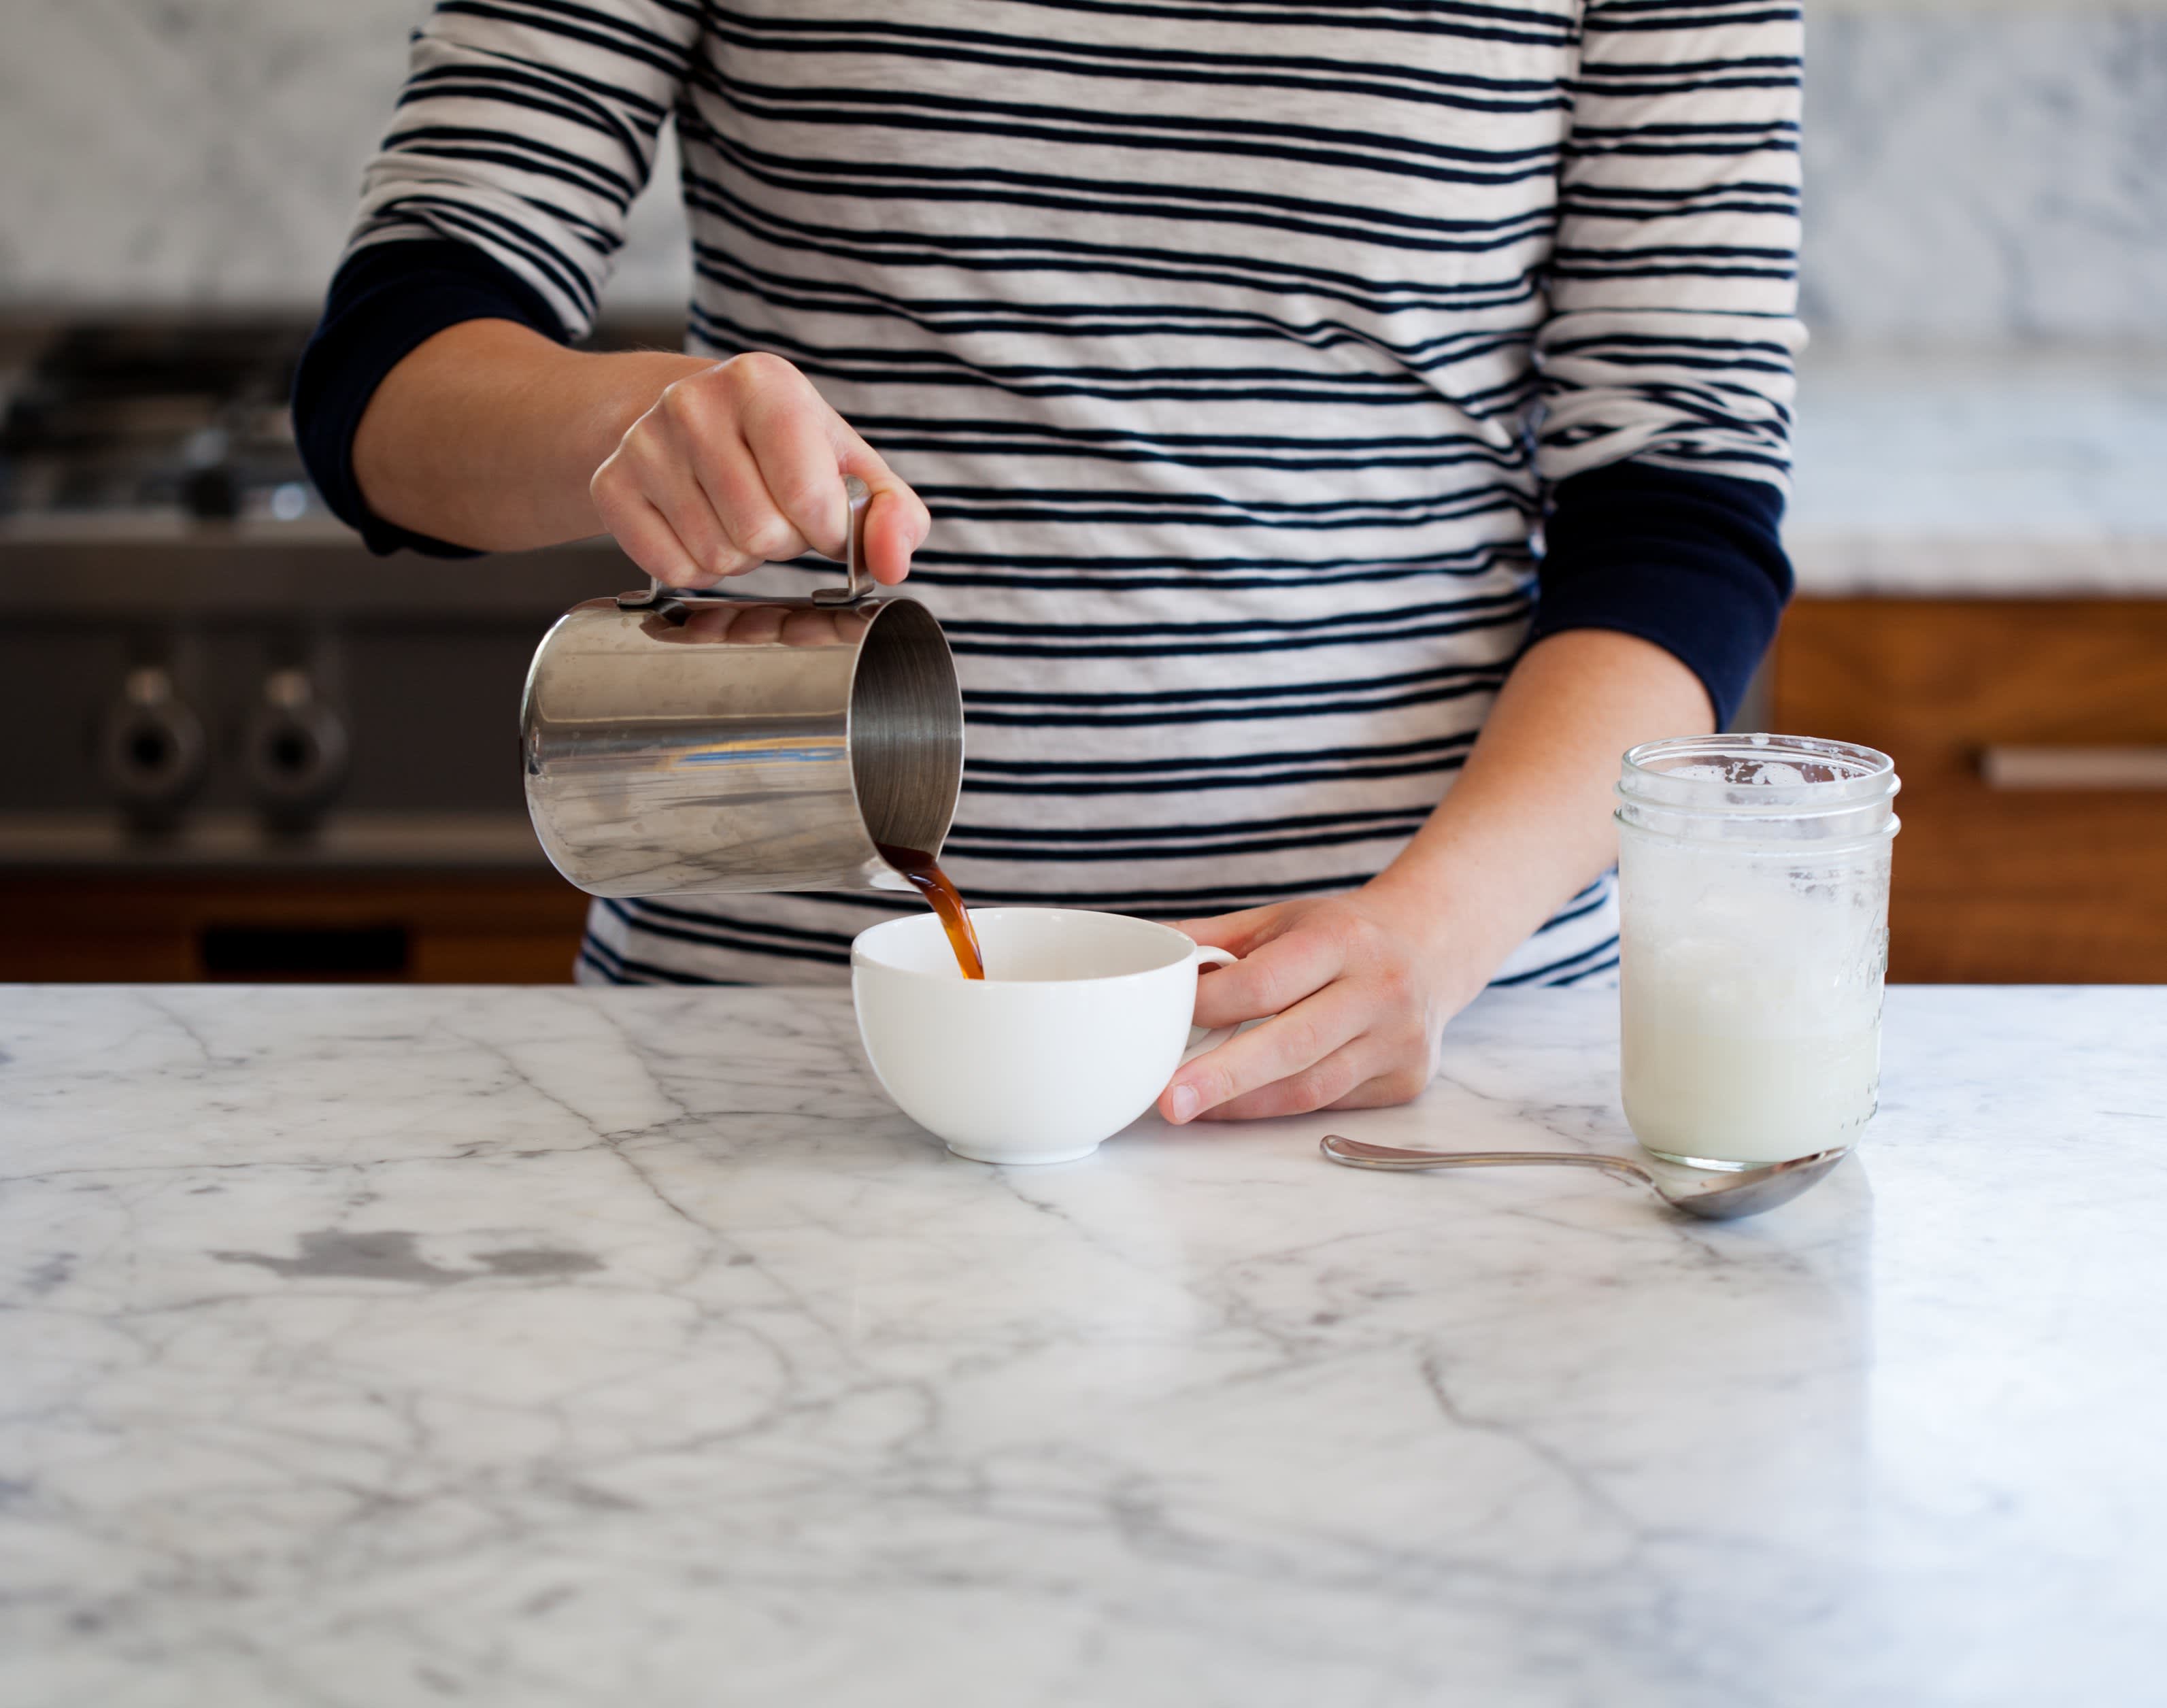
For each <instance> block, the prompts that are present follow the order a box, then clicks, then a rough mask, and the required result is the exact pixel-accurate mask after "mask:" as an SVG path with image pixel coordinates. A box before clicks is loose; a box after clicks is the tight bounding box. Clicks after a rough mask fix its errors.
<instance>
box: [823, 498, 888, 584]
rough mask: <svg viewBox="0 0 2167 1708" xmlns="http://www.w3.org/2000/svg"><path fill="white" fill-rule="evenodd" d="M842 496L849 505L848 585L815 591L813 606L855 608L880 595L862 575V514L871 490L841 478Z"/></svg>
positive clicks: (869, 502)
mask: <svg viewBox="0 0 2167 1708" xmlns="http://www.w3.org/2000/svg"><path fill="white" fill-rule="evenodd" d="M843 496H845V497H846V498H848V499H849V500H850V528H849V529H848V531H847V533H845V543H844V546H843V570H844V573H845V575H847V576H849V577H850V584H849V585H848V586H842V587H815V588H814V589H813V603H814V604H815V605H855V604H856V603H857V602H858V601H860V600H861V599H864V598H866V597H870V596H872V594H874V593H877V592H878V591H880V587H879V584H878V583H877V582H876V581H874V580H873V578H872V576H870V575H868V574H867V573H866V511H867V510H868V509H869V508H870V507H871V506H872V496H873V494H872V488H871V487H870V486H868V485H866V483H865V482H864V481H862V480H860V479H859V478H858V477H857V476H856V475H845V476H844V477H843Z"/></svg>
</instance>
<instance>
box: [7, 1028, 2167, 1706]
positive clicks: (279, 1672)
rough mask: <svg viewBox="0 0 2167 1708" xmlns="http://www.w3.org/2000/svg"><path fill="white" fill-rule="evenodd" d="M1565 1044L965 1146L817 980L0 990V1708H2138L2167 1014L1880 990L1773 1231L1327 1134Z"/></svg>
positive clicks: (2165, 1261)
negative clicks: (1307, 1092) (1075, 1139)
mask: <svg viewBox="0 0 2167 1708" xmlns="http://www.w3.org/2000/svg"><path fill="white" fill-rule="evenodd" d="M1614 1024H1615V1021H1614V998H1613V997H1612V996H1608V995H1603V994H1602V993H1581V992H1537V993H1529V994H1523V995H1512V996H1508V997H1493V998H1489V999H1486V1000H1484V1001H1483V1002H1481V1003H1480V1004H1478V1005H1477V1006H1476V1008H1475V1009H1474V1010H1470V1013H1468V1014H1467V1015H1465V1016H1463V1017H1462V1018H1461V1019H1460V1020H1459V1021H1456V1022H1455V1023H1454V1026H1452V1028H1451V1029H1450V1031H1449V1034H1448V1041H1447V1047H1446V1050H1445V1056H1444V1072H1443V1074H1442V1077H1441V1078H1440V1079H1439V1080H1438V1083H1437V1084H1436V1085H1435V1086H1434V1087H1433V1089H1432V1090H1431V1091H1430V1092H1429V1093H1428V1095H1426V1096H1425V1097H1424V1098H1423V1100H1422V1101H1420V1102H1418V1103H1417V1104H1415V1105H1413V1106H1410V1107H1408V1108H1406V1109H1402V1110H1396V1111H1376V1112H1371V1113H1366V1114H1361V1115H1348V1116H1343V1117H1330V1118H1329V1119H1325V1118H1310V1119H1304V1120H1290V1121H1285V1122H1274V1123H1269V1124H1261V1125H1254V1126H1248V1127H1234V1128H1227V1127H1210V1128H1203V1129H1194V1130H1190V1131H1187V1132H1171V1131H1168V1130H1167V1129H1164V1128H1163V1127H1158V1126H1157V1125H1156V1124H1155V1123H1154V1122H1152V1121H1151V1119H1150V1118H1148V1117H1147V1121H1146V1122H1144V1123H1142V1124H1140V1125H1139V1126H1138V1127H1136V1128H1135V1129H1132V1130H1131V1132H1129V1133H1127V1134H1126V1135H1124V1136H1123V1137H1121V1138H1118V1139H1116V1140H1115V1141H1113V1142H1112V1143H1110V1144H1109V1145H1107V1146H1106V1147H1105V1149H1104V1150H1103V1151H1101V1152H1100V1154H1099V1155H1098V1156H1097V1157H1095V1158H1094V1159H1091V1160H1089V1161H1088V1162H1085V1163H1082V1164H1073V1165H1071V1166H1068V1167H1064V1168H1058V1169H1052V1170H993V1169H988V1168H983V1167H981V1166H979V1165H977V1164H970V1163H965V1162H962V1161H959V1160H957V1159H953V1158H951V1157H949V1156H947V1155H946V1154H945V1153H944V1152H942V1151H941V1150H940V1148H938V1146H937V1145H936V1144H935V1143H933V1142H932V1141H930V1140H929V1139H928V1138H925V1136H924V1135H923V1134H921V1133H919V1132H918V1131H917V1130H916V1129H915V1128H914V1127H912V1126H911V1125H910V1124H909V1122H907V1121H905V1120H904V1119H903V1117H900V1116H898V1115H897V1114H896V1113H894V1112H893V1111H892V1110H891V1109H890V1108H889V1107H888V1106H887V1104H886V1102H885V1101H884V1100H883V1099H882V1096H881V1095H880V1093H879V1091H878V1090H877V1087H876V1086H875V1085H873V1084H872V1081H871V1079H870V1078H869V1076H868V1074H867V1072H866V1069H865V1068H864V1067H863V1065H862V1063H861V1057H860V1055H859V1053H858V1049H857V1046H856V1040H855V1036H854V1032H853V1028H852V1025H851V1021H850V1010H849V1005H848V999H847V996H846V995H845V994H844V993H841V992H834V991H821V992H817V993H815V992H803V991H787V990H781V991H778V990H770V991H719V992H683V991H662V990H638V991H633V990H628V991H615V992H596V991H586V990H574V989H517V990H511V989H436V990H423V989H388V988H387V989H343V990H331V989H290V988H289V989H246V988H237V987H209V988H190V987H166V988H156V989H89V988H64V989H40V990H26V989H20V988H18V989H12V990H5V991H0V1053H3V1054H0V1174H4V1176H5V1190H4V1194H0V1252H4V1254H5V1261H4V1264H0V1277H3V1279H0V1303H4V1306H5V1309H4V1310H0V1336H4V1345H0V1371H5V1372H6V1374H5V1378H4V1382H0V1589H4V1594H0V1700H4V1701H6V1702H7V1703H8V1704H9V1705H10V1708H45V1705H55V1708H58V1705H63V1704H64V1705H69V1708H77V1705H82V1704H87V1703H96V1704H98V1705H100V1708H159V1705H168V1704H171V1705H182V1704H186V1705H201V1704H206V1703H215V1704H218V1705H220V1708H250V1705H257V1704H264V1705H270V1704H277V1705H280V1708H293V1705H302V1708H313V1705H338V1708H345V1705H353V1708H363V1705H366V1708H382V1705H385V1704H403V1703H418V1702H436V1701H446V1702H451V1701H457V1702H463V1703H487V1704H517V1705H520V1708H552V1705H559V1704H565V1705H570V1704H580V1705H586V1704H616V1703H619V1702H623V1703H635V1704H638V1705H640V1708H675V1705H679V1704H684V1705H692V1704H701V1705H708V1704H717V1703H729V1704H735V1703H748V1704H750V1703H759V1704H771V1703H790V1704H793V1705H808V1708H829V1705H846V1708H857V1705H866V1708H872V1705H876V1704H878V1705H882V1708H895V1705H903V1708H915V1705H926V1708H934V1705H940V1708H954V1705H981V1704H983V1705H988V1708H992V1705H1003V1708H1006V1705H1016V1704H1031V1705H1041V1704H1052V1705H1066V1704H1094V1705H1095V1704H1108V1705H1114V1704H1118V1705H1121V1708H1153V1705H1162V1704H1163V1705H1168V1708H1174V1705H1179V1708H1199V1705H1219V1704H1226V1705H1236V1704H1238V1705H1241V1708H1277V1705H1281V1704H1285V1705H1289V1708H1293V1705H1302V1708H1313V1705H1317V1704H1331V1705H1334V1708H1338V1705H1359V1708H1396V1705H1401V1704H1410V1705H1411V1704H1429V1703H1436V1702H1444V1701H1465V1702H1482V1703H1491V1702H1498V1703H1504V1702H1509V1703H1512V1704H1513V1705H1516V1708H1549V1705H1557V1708H1578V1705H1589V1708H1592V1705H1597V1704H1601V1705H1603V1708H1619V1705H1629V1704H1643V1703H1645V1704H1661V1705H1665V1708H1699V1705H1708V1708H1751V1705H1759V1704H1787V1705H1788V1704H1799V1705H1805V1704H1815V1705H1821V1704H1829V1703H1839V1702H1841V1703H1892V1704H1894V1703H1901V1704H1905V1705H1907V1708H1918V1705H1936V1704H1966V1705H1969V1704H2001V1703H2007V1704H2012V1705H2014V1704H2025V1705H2034V1704H2037V1703H2041V1702H2046V1701H2080V1702H2084V1703H2085V1704H2086V1705H2088V1708H2102V1705H2117V1704H2122V1703H2135V1702H2138V1701H2139V1700H2154V1701H2156V1700H2159V1697H2158V1695H2157V1692H2158V1690H2159V1677H2158V1668H2159V1663H2160V1662H2161V1660H2162V1658H2163V1654H2167V1641H2164V1640H2163V1637H2162V1626H2161V1625H2160V1609H2161V1608H2162V1606H2164V1605H2167V1476H2163V1475H2162V1472H2161V1468H2160V1433H2159V1430H2160V1419H2161V1418H2162V1416H2163V1415H2167V1351H2163V1341H2162V1337H2161V1334H2160V1329H2159V1324H2160V1320H2161V1303H2162V1300H2163V1297H2167V1239H2163V1238H2162V1229H2163V1227H2167V1052H2163V1051H2162V1049H2161V1048H2160V1044H2161V1040H2162V1038H2163V1037H2167V989H2041V990H1985V989H1925V988H1908V989H1896V990H1893V991H1891V993H1890V996H1889V1018H1888V1032H1887V1050H1886V1053H1887V1062H1888V1068H1887V1074H1886V1078H1885V1082H1884V1103H1883V1110H1882V1113H1881V1115H1880V1116H1879V1117H1878V1120H1877V1121H1876V1122H1875V1124H1874V1126H1873V1128H1872V1129H1871V1131H1870V1132H1869V1134H1868V1143H1867V1144H1866V1145H1865V1147H1864V1148H1862V1153H1861V1154H1860V1155H1859V1156H1858V1157H1857V1158H1856V1159H1853V1160H1852V1161H1850V1162H1848V1163H1846V1164H1845V1165H1844V1166H1843V1167H1842V1168H1841V1169H1840V1170H1838V1171H1837V1172H1836V1175H1833V1176H1831V1179H1830V1180H1829V1182H1828V1183H1827V1184H1826V1185H1825V1186H1823V1187H1822V1188H1821V1189H1820V1190H1819V1191H1816V1192H1815V1193H1814V1194H1812V1195H1809V1196H1807V1197H1806V1198H1804V1199H1803V1200H1800V1201H1799V1202H1797V1203H1796V1204H1794V1205H1793V1206H1791V1207H1788V1208H1787V1209H1785V1210H1783V1211H1782V1212H1778V1213H1776V1214H1774V1215H1772V1216H1770V1217H1766V1218H1764V1219H1762V1220H1759V1221H1756V1222H1749V1223H1735V1224H1728V1225H1714V1224H1707V1223H1693V1222H1688V1221H1685V1220H1681V1219H1677V1218H1675V1217H1672V1216H1671V1215H1669V1214H1668V1213H1666V1212H1662V1211H1661V1210H1660V1209H1658V1208H1657V1207H1655V1206H1654V1205H1653V1203H1652V1201H1650V1200H1649V1199H1647V1198H1646V1197H1645V1196H1644V1195H1643V1194H1642V1193H1641V1192H1640V1191H1639V1190H1638V1189H1637V1188H1635V1187H1632V1186H1629V1185H1627V1184H1625V1183H1622V1182H1619V1181H1617V1180H1613V1179H1611V1178H1609V1177H1608V1176H1603V1175H1594V1174H1589V1175H1582V1174H1580V1173H1579V1172H1577V1171H1564V1170H1491V1171H1485V1172H1482V1173H1481V1174H1473V1175H1423V1176H1399V1175H1370V1174H1361V1173H1356V1172H1352V1171H1348V1170H1340V1169H1337V1168H1333V1167H1332V1166H1330V1165H1328V1164H1325V1163H1323V1162H1322V1160H1320V1159H1318V1157H1317V1154H1316V1148H1315V1147H1316V1143H1317V1138H1318V1136H1319V1134H1320V1133H1322V1132H1325V1131H1327V1130H1329V1129H1331V1128H1334V1127H1337V1128H1342V1129H1343V1130H1345V1131H1347V1132H1350V1133H1355V1134H1359V1135H1361V1136H1366V1137H1369V1138H1375V1139H1379V1140H1382V1141H1385V1142H1388V1143H1391V1142H1400V1143H1428V1144H1432V1145H1438V1146H1453V1145H1459V1146H1476V1147H1480V1146H1505V1145H1513V1146H1520V1147H1525V1148H1544V1147H1556V1146H1560V1145H1564V1146H1576V1147H1587V1148H1597V1147H1603V1146H1616V1145H1622V1144H1624V1143H1627V1142H1628V1140H1627V1138H1626V1134H1625V1132H1624V1125H1623V1122H1622V1119H1621V1117H1620V1116H1619V1111H1618V1108H1617V1105H1616V1101H1615V1095H1614V1083H1613V1082H1614V1074H1615V1033H1614Z"/></svg>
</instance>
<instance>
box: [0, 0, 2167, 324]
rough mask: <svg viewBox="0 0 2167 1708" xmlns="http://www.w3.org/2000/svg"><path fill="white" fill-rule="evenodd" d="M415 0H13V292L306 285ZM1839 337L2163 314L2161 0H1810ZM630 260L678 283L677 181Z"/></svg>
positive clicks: (643, 272)
mask: <svg viewBox="0 0 2167 1708" xmlns="http://www.w3.org/2000/svg"><path fill="white" fill-rule="evenodd" d="M420 9H421V0H10V3H9V4H8V7H7V8H6V13H7V17H6V21H5V22H4V23H0V160H4V161H5V162H7V164H6V165H5V167H0V306H4V305H10V304H13V305H51V306H68V305H81V304H84V303H90V302H97V303H102V304H152V305H295V306H299V305H305V304H308V303H310V302H312V301H313V300H315V297H316V295H317V294H318V292H319V291H320V290H321V286H322V284H323V281H324V279H325V278H326V275H327V273H328V272H329V269H330V267H331V262H332V260H333V258H334V257H335V256H336V253H337V252H338V248H339V245H340V242H341V240H342V235H343V233H344V230H345V227H346V223H347V218H348V215H349V210H350V207H351V204H352V198H353V195H354V192H355V188H356V185H357V183H358V174H359V171H360V166H361V162H362V161H363V157H364V156H366V154H367V152H368V149H369V148H370V146H372V145H373V143H374V139H375V137H376V135H377V134H378V132H379V130H381V129H382V127H383V125H384V119H385V116H386V114H387V112H388V110H389V102H390V99H391V96H392V93H393V92H394V91H395V88H397V85H398V82H399V78H400V72H401V68H402V65H403V61H404V43H405V31H406V29H407V28H408V27H409V26H410V25H411V23H412V21H413V19H414V18H415V17H416V15H417V13H418V12H419V10H420ZM1809 19H1810V20H1811V23H1810V45H1809V56H1810V69H1809V82H1808V89H1809V97H1808V98H1809V118H1808V125H1807V145H1806V178H1807V194H1808V215H1809V240H1808V248H1807V263H1806V273H1805V280H1804V300H1805V305H1806V314H1807V316H1808V318H1809V321H1811V322H1812V323H1813V325H1814V326H1815V330H1816V332H1817V333H1818V334H1819V335H1820V337H1822V338H1823V339H1824V340H1833V341H1836V342H1859V343H1880V342H1905V343H1910V344H1918V345H1951V346H1961V345H1978V344H1981V343H1997V342H2005V341H2009V340H2024V341H2057V340H2083V341H2087V342H2100V341H2107V342H2153V343H2159V342H2167V172H2162V171H2161V170H2160V169H2159V167H2160V162H2163V161H2167V4H2162V3H2161V0H2119V3H2118V4H2110V5H2106V6H2103V7H2099V8H2090V7H2083V6H2079V7H2074V8H2072V7H2069V6H2066V5H2064V6H2054V7H2051V8H2048V7H2027V6H2021V5H2020V6H2016V7H2014V8H2010V7H1980V6H1977V5H1960V4H1947V5H1933V4H1924V5H1895V6H1891V5H1889V4H1886V3H1884V4H1878V5H1870V4H1865V3H1862V0H1851V3H1850V4H1847V5H1843V6H1825V7H1815V6H1812V5H1811V4H1810V0H1809ZM634 227H635V229H634V231H633V234H632V240H631V241H630V243H629V244H628V249H627V252H626V257H625V261H624V264H623V269H622V271H621V273H620V274H619V276H618V278H617V280H616V281H615V282H614V284H612V293H611V297H612V303H613V305H616V306H617V307H619V308H622V309H627V310H653V309H657V308H668V307H671V306H674V305H676V303H678V302H681V300H683V295H684V291H685V286H686V263H685V260H684V257H683V255H682V253H681V241H680V239H679V235H678V233H679V229H680V228H679V225H678V221H677V216H676V207H675V186H674V183H671V182H669V181H666V175H665V179H663V180H659V181H658V182H657V183H656V184H655V185H654V187H653V188H651V189H650V191H649V194H647V195H646V196H645V197H644V198H643V199H642V201H641V204H640V206H639V207H638V210H636V211H635V215H634Z"/></svg>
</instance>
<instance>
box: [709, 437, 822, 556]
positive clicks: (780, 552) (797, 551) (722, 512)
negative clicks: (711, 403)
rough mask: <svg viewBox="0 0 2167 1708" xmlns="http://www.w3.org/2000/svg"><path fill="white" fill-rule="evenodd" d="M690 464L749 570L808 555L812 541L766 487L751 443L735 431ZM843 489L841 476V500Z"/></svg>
mask: <svg viewBox="0 0 2167 1708" xmlns="http://www.w3.org/2000/svg"><path fill="white" fill-rule="evenodd" d="M689 461H690V462H691V467H692V471H693V473H694V474H695V475H697V477H698V480H699V485H700V488H701V490H702V491H703V492H704V493H705V494H706V495H707V502H708V504H709V505H710V506H712V507H713V510H714V512H715V514H716V515H717V516H718V517H721V518H722V525H723V529H724V530H725V531H726V532H727V533H728V535H729V543H730V544H731V545H732V547H734V549H736V550H737V551H738V552H739V554H742V560H743V561H744V564H745V565H747V566H748V567H750V565H755V564H776V563H787V562H788V561H789V560H791V559H792V558H796V557H803V555H804V554H805V551H806V549H807V546H808V541H807V539H806V537H805V536H804V535H803V533H800V532H799V531H798V528H797V524H796V523H795V522H792V521H791V519H790V518H789V517H787V516H786V515H785V514H784V513H783V511H782V507H781V504H780V503H779V502H778V501H777V500H776V496H775V495H774V493H773V492H771V491H770V490H769V489H768V485H767V476H766V473H765V472H764V471H763V470H762V469H761V468H760V456H759V454H758V453H757V452H756V451H755V449H754V448H753V447H752V445H751V444H750V442H748V441H747V440H746V439H745V438H742V437H740V436H739V435H738V434H736V433H734V432H733V433H729V434H728V435H726V436H723V437H721V438H714V439H709V440H704V441H702V442H701V443H699V444H698V446H697V449H696V450H695V451H694V452H693V454H691V457H690V459H689ZM841 491H842V487H841V484H840V476H839V477H837V485H836V493H837V497H838V501H839V502H840V495H841Z"/></svg>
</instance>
